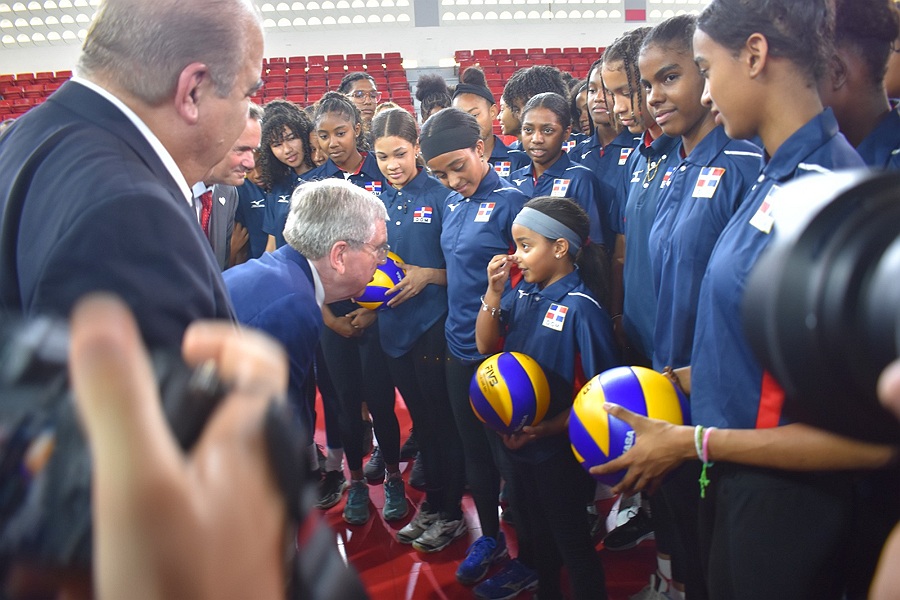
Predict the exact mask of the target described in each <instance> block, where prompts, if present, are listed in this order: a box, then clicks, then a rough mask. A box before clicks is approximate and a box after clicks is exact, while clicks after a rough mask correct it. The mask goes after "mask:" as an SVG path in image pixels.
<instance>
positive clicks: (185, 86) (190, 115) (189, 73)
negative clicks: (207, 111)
mask: <svg viewBox="0 0 900 600" xmlns="http://www.w3.org/2000/svg"><path fill="white" fill-rule="evenodd" d="M211 83H212V80H211V79H210V75H209V69H207V67H206V65H204V64H203V63H191V64H189V65H188V66H186V67H185V68H184V69H182V70H181V73H180V74H179V75H178V82H177V83H176V87H175V110H176V111H177V112H178V114H179V115H180V116H181V118H182V119H184V121H185V122H186V123H188V124H190V125H195V124H196V123H197V121H199V120H200V102H201V100H202V99H203V97H204V94H205V93H209V92H210V91H211V87H212V86H211V85H210V84H211Z"/></svg>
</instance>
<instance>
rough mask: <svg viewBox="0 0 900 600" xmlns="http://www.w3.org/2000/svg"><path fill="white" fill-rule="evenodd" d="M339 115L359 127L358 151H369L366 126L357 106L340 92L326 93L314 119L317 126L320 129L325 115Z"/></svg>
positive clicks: (317, 107)
mask: <svg viewBox="0 0 900 600" xmlns="http://www.w3.org/2000/svg"><path fill="white" fill-rule="evenodd" d="M331 113H333V114H338V115H341V116H343V117H344V118H345V119H347V120H348V121H350V122H351V123H353V126H354V127H356V126H357V125H359V134H358V135H357V136H356V149H357V150H359V151H360V152H365V151H367V150H368V149H369V142H368V140H366V126H365V125H364V124H363V120H362V117H361V116H360V114H359V109H358V108H356V105H355V104H353V102H352V101H351V100H350V99H349V98H347V96H345V95H344V94H342V93H340V92H325V95H324V96H322V99H321V100H319V101H318V102H317V103H316V115H315V118H314V119H313V122H314V123H315V126H316V127H318V126H319V124H320V123H321V122H322V120H323V119H324V118H325V115H328V114H331Z"/></svg>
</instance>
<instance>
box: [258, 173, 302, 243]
mask: <svg viewBox="0 0 900 600" xmlns="http://www.w3.org/2000/svg"><path fill="white" fill-rule="evenodd" d="M301 181H302V179H301V177H300V176H299V175H297V174H296V173H295V172H294V171H291V173H290V175H289V176H288V177H287V178H285V179H282V180H281V181H279V182H277V183H273V184H272V189H270V190H269V193H268V194H266V209H265V214H264V216H263V227H262V229H263V231H264V232H265V233H266V235H267V236H269V235H272V236H275V247H276V248H281V247H282V246H284V245H285V244H286V243H287V242H285V241H284V224H285V223H287V216H288V213H289V212H290V210H291V194H293V193H294V189H295V188H296V187H297V186H298V185H300V182H301ZM266 242H267V243H268V238H266Z"/></svg>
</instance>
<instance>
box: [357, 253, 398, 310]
mask: <svg viewBox="0 0 900 600" xmlns="http://www.w3.org/2000/svg"><path fill="white" fill-rule="evenodd" d="M398 263H400V264H403V260H402V259H401V258H400V257H399V256H397V255H396V254H394V253H393V252H388V255H387V258H386V259H385V263H384V264H383V265H378V268H377V269H375V275H374V276H373V277H372V281H370V282H369V285H367V286H366V291H365V292H363V295H362V296H360V297H359V298H356V303H357V304H359V305H360V306H362V307H363V308H368V309H369V310H382V309H385V308H390V307H389V306H388V305H387V301H388V300H390V299H391V296H385V295H384V293H385V292H386V291H388V290H389V289H391V288H392V287H394V286H395V285H397V284H398V283H400V281H402V280H403V277H404V273H403V269H401V268H400V267H398V266H397V264H398Z"/></svg>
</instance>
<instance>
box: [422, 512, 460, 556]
mask: <svg viewBox="0 0 900 600" xmlns="http://www.w3.org/2000/svg"><path fill="white" fill-rule="evenodd" d="M466 531H468V527H467V526H466V520H465V519H455V520H453V521H450V520H447V519H438V520H437V521H435V522H434V523H432V524H431V527H429V528H428V530H427V531H426V532H425V533H423V534H422V535H420V536H419V537H418V538H416V541H414V542H413V548H415V549H416V550H418V551H419V552H438V551H440V550H443V549H444V548H446V547H447V546H449V545H450V543H451V542H452V541H453V540H455V539H456V538H458V537H460V536H463V535H465V534H466Z"/></svg>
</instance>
